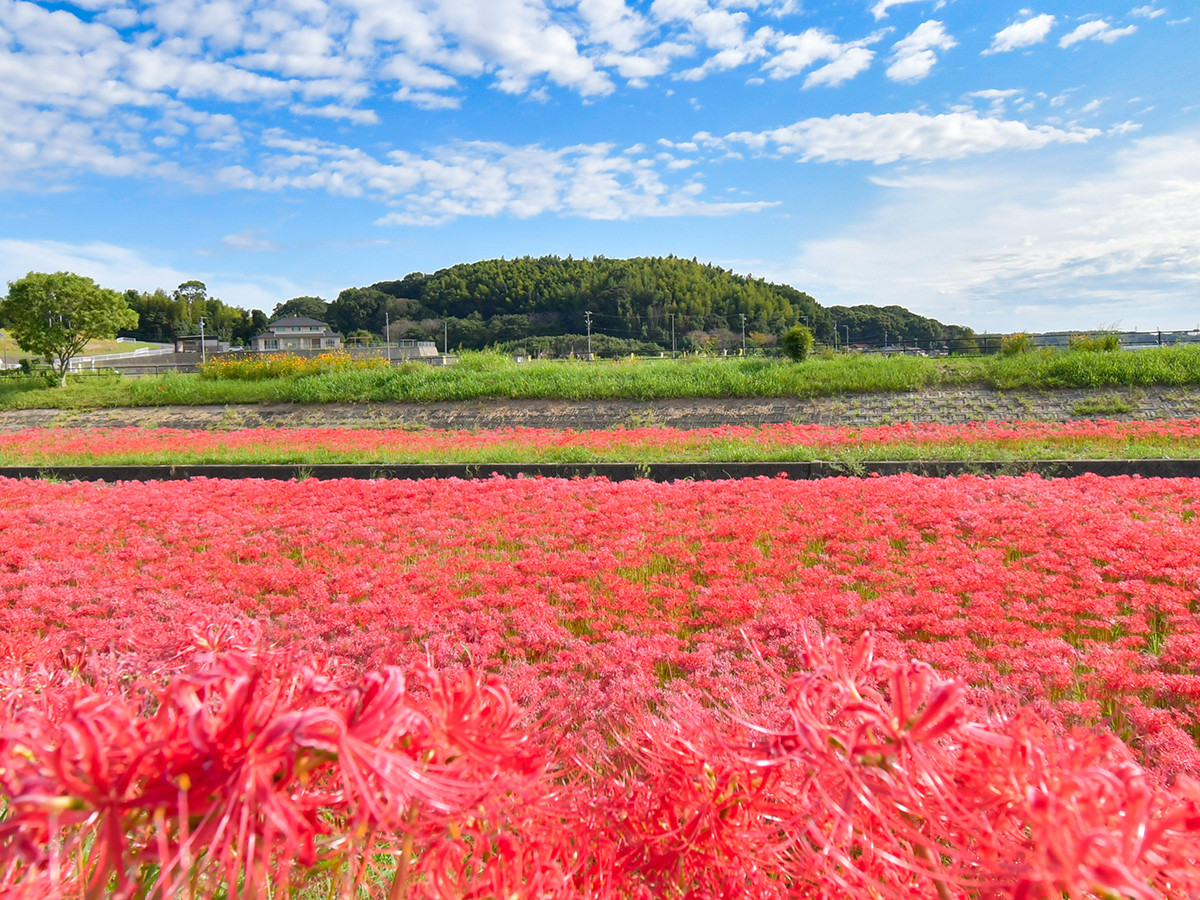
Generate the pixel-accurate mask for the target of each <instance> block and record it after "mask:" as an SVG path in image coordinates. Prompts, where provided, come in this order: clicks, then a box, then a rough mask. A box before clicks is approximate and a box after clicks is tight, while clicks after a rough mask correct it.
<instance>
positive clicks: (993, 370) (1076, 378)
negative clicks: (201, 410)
mask: <svg viewBox="0 0 1200 900" xmlns="http://www.w3.org/2000/svg"><path fill="white" fill-rule="evenodd" d="M968 385H982V386H986V387H991V388H995V389H997V390H1014V389H1033V390H1051V389H1055V388H1064V387H1080V388H1093V389H1094V388H1116V387H1149V386H1153V385H1164V386H1183V385H1200V347H1190V346H1188V347H1164V348H1155V349H1149V350H1140V351H1137V352H1118V353H1097V352H1087V351H1072V350H1060V351H1054V352H1037V353H1027V354H1019V355H1016V356H1011V357H1003V356H989V357H976V358H948V359H925V358H922V357H910V356H895V357H890V358H885V357H879V356H868V355H864V354H844V355H834V356H829V357H826V358H822V357H817V358H813V359H810V360H808V361H806V362H804V363H800V364H793V363H790V362H787V361H783V360H774V359H697V358H687V359H681V360H633V361H631V360H616V361H601V362H595V363H585V362H581V361H571V362H568V361H541V362H531V363H514V362H513V361H512V360H511V359H509V358H508V357H505V356H501V355H498V354H492V353H465V354H463V356H462V358H461V360H460V361H459V363H458V364H457V365H454V366H449V367H446V368H439V367H433V366H426V365H423V364H418V363H412V364H408V365H404V366H400V367H397V368H395V369H392V370H351V371H344V372H332V373H328V374H324V375H315V376H308V377H298V378H279V379H273V380H265V381H239V380H233V379H214V378H201V377H200V376H198V375H165V376H161V377H143V378H136V379H132V378H131V379H125V378H119V377H116V376H79V377H78V378H75V379H73V380H72V383H70V384H69V385H68V386H67V387H66V388H55V387H47V386H46V385H45V383H44V382H41V381H39V380H37V379H28V378H13V377H9V378H3V379H0V408H5V409H30V408H97V407H119V406H166V405H184V406H189V405H202V404H229V403H362V402H369V401H375V402H383V401H413V402H433V401H444V400H482V399H563V400H612V399H627V400H653V399H677V398H697V397H713V398H730V397H747V398H752V397H822V396H836V395H840V394H855V393H891V392H897V391H913V390H919V389H921V388H929V387H963V386H968Z"/></svg>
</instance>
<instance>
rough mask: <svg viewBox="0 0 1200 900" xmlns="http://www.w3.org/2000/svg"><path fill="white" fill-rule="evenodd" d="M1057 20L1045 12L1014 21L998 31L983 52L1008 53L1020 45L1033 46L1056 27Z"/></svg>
mask: <svg viewBox="0 0 1200 900" xmlns="http://www.w3.org/2000/svg"><path fill="white" fill-rule="evenodd" d="M1055 21H1057V20H1056V19H1055V18H1054V16H1052V15H1050V14H1049V13H1043V14H1042V15H1040V16H1033V17H1032V18H1028V19H1025V20H1024V21H1023V22H1014V23H1013V24H1012V25H1009V26H1008V27H1007V28H1003V29H1001V30H1000V31H998V32H996V36H995V37H994V38H992V46H990V47H989V48H988V49H986V50H984V51H983V53H984V55H985V56H986V55H987V54H989V53H1008V52H1009V51H1010V50H1016V49H1018V48H1020V47H1032V46H1033V45H1034V44H1040V43H1041V42H1042V41H1044V40H1045V39H1046V35H1048V34H1049V33H1050V29H1051V28H1053V27H1054V23H1055Z"/></svg>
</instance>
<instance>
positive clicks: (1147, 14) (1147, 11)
mask: <svg viewBox="0 0 1200 900" xmlns="http://www.w3.org/2000/svg"><path fill="white" fill-rule="evenodd" d="M1166 13H1167V11H1166V10H1165V9H1156V8H1155V7H1153V6H1135V7H1134V8H1133V9H1131V10H1130V11H1129V14H1130V15H1131V16H1137V17H1138V18H1139V19H1157V18H1158V17H1159V16H1163V15H1166Z"/></svg>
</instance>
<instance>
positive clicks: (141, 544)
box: [0, 476, 1200, 900]
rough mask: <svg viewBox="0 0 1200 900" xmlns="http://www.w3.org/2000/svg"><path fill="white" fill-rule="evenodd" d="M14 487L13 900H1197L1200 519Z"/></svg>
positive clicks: (848, 497)
mask: <svg viewBox="0 0 1200 900" xmlns="http://www.w3.org/2000/svg"><path fill="white" fill-rule="evenodd" d="M0 485H2V489H0V642H2V643H3V646H0V656H2V658H3V662H4V665H3V676H2V681H0V729H2V730H0V795H2V796H3V798H4V803H5V804H6V808H5V809H4V811H3V813H0V896H4V897H9V896H12V897H54V896H77V895H81V894H83V893H84V892H87V893H88V895H89V896H108V895H111V896H123V897H124V896H129V897H132V896H147V897H149V896H155V897H157V896H163V897H166V896H172V897H173V896H184V895H189V894H190V895H193V896H210V895H223V896H254V895H255V894H254V891H255V890H256V889H257V888H258V887H259V886H264V885H273V886H275V887H279V886H280V885H281V884H282V882H283V880H285V879H289V880H290V883H291V884H292V885H293V886H295V887H302V886H303V885H305V884H308V885H309V886H310V888H311V886H312V885H314V884H316V885H318V886H320V885H323V886H324V887H323V888H322V889H323V890H328V891H330V892H337V891H341V892H343V893H344V894H345V895H346V896H367V895H371V896H388V897H391V898H397V897H403V896H412V897H418V896H420V897H424V896H430V897H433V896H437V897H467V896H470V897H498V898H499V897H504V898H509V897H541V896H562V897H573V896H584V897H652V896H653V897H658V896H678V897H690V898H696V900H699V898H702V897H718V896H719V897H731V898H732V897H756V898H757V897H763V898H766V897H814V898H815V897H847V896H848V897H854V898H858V897H863V898H867V897H872V898H874V897H912V898H915V897H932V896H938V897H964V898H965V897H975V896H978V897H1012V898H1035V897H1047V898H1049V897H1061V896H1071V897H1116V896H1120V897H1134V898H1149V897H1160V896H1162V897H1198V896H1200V784H1197V782H1195V781H1193V780H1192V779H1193V777H1194V776H1200V751H1198V749H1197V743H1196V738H1197V736H1198V735H1200V707H1198V705H1197V702H1196V701H1197V698H1198V696H1200V623H1198V622H1197V619H1196V615H1195V613H1196V607H1197V604H1198V603H1200V521H1197V519H1196V515H1197V512H1198V508H1200V481H1194V480H1156V479H1138V478H1111V479H1102V478H1097V477H1083V478H1078V479H1071V480H1060V481H1045V480H1042V479H1039V478H1036V477H1025V478H996V479H979V478H971V477H963V478H956V479H945V480H939V479H921V478H916V477H910V476H900V477H895V478H873V479H857V480H856V479H830V480H826V481H820V482H791V481H788V480H786V479H771V480H767V479H758V480H748V481H725V482H703V483H688V482H680V483H674V484H655V483H651V482H648V481H639V482H621V483H610V482H607V481H604V480H599V479H583V480H574V481H560V480H551V479H513V480H506V479H499V478H497V479H492V480H490V481H480V482H463V481H440V482H434V481H427V482H387V481H376V482H364V481H341V482H317V481H302V482H289V483H284V482H261V481H237V482H223V481H206V480H194V481H191V482H183V483H180V482H165V483H148V484H133V483H129V484H120V485H103V484H83V483H61V484H56V483H47V482H42V481H21V482H17V481H4V482H0ZM864 632H869V633H870V634H871V636H872V637H871V638H870V640H868V641H862V640H860V638H861V636H862V635H863V634H864ZM914 660H920V661H921V662H915V661H914ZM88 885H90V888H89V887H88ZM264 889H265V888H264ZM4 891H6V893H4ZM372 892H373V893H372ZM313 896H316V895H315V894H314V895H313Z"/></svg>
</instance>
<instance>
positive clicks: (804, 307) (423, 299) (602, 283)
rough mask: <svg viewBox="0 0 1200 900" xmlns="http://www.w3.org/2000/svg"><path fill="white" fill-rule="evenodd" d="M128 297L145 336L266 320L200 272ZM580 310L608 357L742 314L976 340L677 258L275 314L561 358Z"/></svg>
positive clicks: (358, 333) (754, 330)
mask: <svg viewBox="0 0 1200 900" xmlns="http://www.w3.org/2000/svg"><path fill="white" fill-rule="evenodd" d="M124 296H125V300H126V302H127V303H128V304H129V306H130V308H132V309H133V310H134V311H136V312H137V313H138V326H137V328H133V329H128V330H127V331H124V332H122V334H123V335H125V336H128V337H137V338H140V339H142V340H152V341H170V340H173V339H174V338H175V337H176V336H178V335H185V334H196V333H197V331H198V329H199V322H200V319H201V317H204V320H205V323H206V328H207V333H208V334H212V335H216V336H218V337H220V338H221V339H222V340H226V341H230V342H232V343H233V344H235V345H244V344H246V343H247V342H248V341H249V340H250V338H252V337H253V336H254V335H255V334H258V333H260V332H262V331H263V330H264V329H265V328H266V325H267V316H266V315H264V314H263V313H262V312H260V311H258V310H246V309H242V308H240V307H237V306H234V305H231V304H228V303H225V302H223V301H222V300H220V299H218V298H216V297H211V296H209V295H208V293H207V288H206V286H205V285H204V283H203V282H200V281H187V282H184V283H183V284H181V285H179V287H178V288H176V289H175V290H174V291H172V292H170V293H168V292H167V291H165V290H161V289H160V290H156V291H153V292H150V293H146V292H139V291H135V290H131V291H126V292H125V295H124ZM589 312H590V313H591V317H590V318H591V331H592V340H593V345H592V346H593V350H594V352H596V353H599V354H602V355H607V356H615V355H621V354H628V353H639V354H646V353H654V352H657V351H659V350H663V351H667V350H671V349H672V348H673V347H674V348H675V349H677V350H679V351H694V350H707V351H712V350H717V351H720V350H734V349H740V348H741V347H742V343H743V316H744V317H745V322H744V333H745V345H746V347H747V348H760V347H764V348H769V347H773V346H774V345H775V344H776V343H777V341H778V339H779V336H780V335H781V334H783V333H784V332H785V331H786V330H787V329H789V328H791V327H792V326H794V325H798V324H804V325H807V326H809V327H810V328H811V329H812V331H813V333H814V335H815V336H816V338H817V340H818V341H819V342H823V343H829V344H834V343H838V342H845V341H846V340H849V342H850V343H858V342H870V343H876V344H877V343H880V342H882V341H883V340H884V339H885V338H886V339H887V340H888V341H892V342H895V341H906V342H912V341H922V342H928V341H942V342H951V343H948V344H947V345H946V346H947V347H948V349H952V350H958V351H962V352H972V351H973V350H974V347H973V346H972V345H971V343H970V337H971V335H972V332H971V330H970V329H969V328H962V327H959V326H954V325H943V324H942V323H941V322H938V321H937V320H936V319H930V318H926V317H924V316H919V315H916V314H914V313H912V312H909V311H908V310H906V309H904V308H902V307H899V306H884V307H876V306H855V307H830V308H825V307H822V306H821V305H820V304H819V303H817V301H816V300H815V299H813V298H812V297H811V296H809V295H808V294H806V293H804V292H803V291H800V290H797V289H796V288H794V287H792V286H790V285H786V284H775V283H772V282H770V281H766V280H765V279H762V278H755V277H754V276H753V275H739V274H737V273H735V272H733V271H731V270H727V269H723V268H721V267H720V266H714V265H707V264H703V263H700V262H698V261H697V260H695V259H690V260H689V259H680V258H678V257H674V256H666V257H636V258H633V259H608V258H606V257H603V256H597V257H593V258H592V259H574V258H572V257H569V256H568V257H566V258H565V259H564V258H561V257H557V256H543V257H538V258H533V257H528V256H526V257H521V258H518V259H488V260H482V261H480V262H473V263H462V264H459V265H455V266H451V267H449V268H446V269H439V270H438V271H436V272H434V273H432V274H426V273H423V272H413V273H411V274H409V275H406V276H405V277H403V278H401V279H398V280H394V281H379V282H376V283H375V284H371V285H368V286H366V287H351V288H346V289H345V290H343V291H341V292H340V293H339V294H338V296H337V297H336V298H335V299H334V300H333V301H332V302H330V301H327V300H325V299H324V298H322V297H294V298H292V299H291V300H288V301H286V302H285V303H280V304H278V305H277V306H276V307H275V309H274V310H273V311H272V314H271V318H272V319H277V318H281V317H284V316H309V317H311V318H314V319H318V320H320V321H322V322H328V323H329V324H330V325H331V326H332V327H333V328H334V330H336V331H338V332H340V333H341V334H343V335H344V336H346V337H351V338H376V339H379V338H382V337H383V336H384V334H385V332H387V333H388V334H389V335H390V337H391V339H392V340H423V341H435V342H437V344H438V346H439V348H441V347H444V346H445V344H446V343H448V344H449V346H450V347H451V348H456V349H463V350H480V349H483V348H485V347H498V348H502V349H505V350H508V351H513V350H517V349H524V350H527V351H529V352H531V353H533V354H535V355H537V354H545V355H549V356H567V355H570V354H571V353H575V354H576V355H578V354H581V353H583V352H585V351H586V349H587V330H588V327H587V325H588V323H587V320H588V315H587V314H588V313H589ZM389 326H390V327H389Z"/></svg>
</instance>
